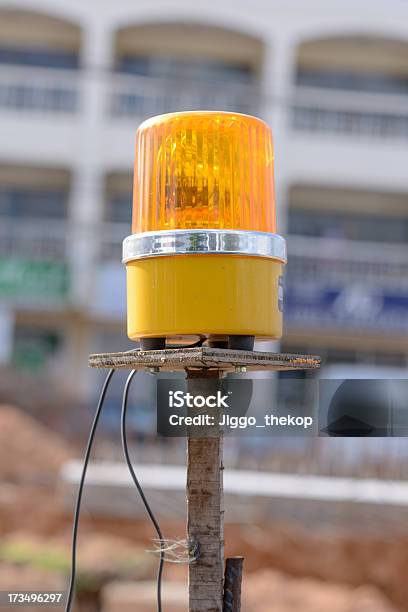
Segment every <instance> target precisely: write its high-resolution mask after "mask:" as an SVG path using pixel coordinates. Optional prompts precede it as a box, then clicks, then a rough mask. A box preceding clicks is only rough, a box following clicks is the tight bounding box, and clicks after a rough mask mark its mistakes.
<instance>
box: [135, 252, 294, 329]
mask: <svg viewBox="0 0 408 612" xmlns="http://www.w3.org/2000/svg"><path fill="white" fill-rule="evenodd" d="M126 270H127V306H128V336H129V338H131V339H132V340H137V339H139V338H149V337H150V338H152V337H166V338H171V337H177V336H178V337H179V336H191V335H198V334H203V335H206V336H209V335H218V336H225V335H241V334H242V335H253V336H257V337H264V338H280V337H281V335H282V303H281V275H282V263H281V262H279V261H277V260H274V259H267V258H262V257H251V256H242V255H220V254H216V255H210V254H205V255H201V254H200V255H197V254H194V255H176V256H165V257H154V258H151V259H139V260H135V261H131V262H129V263H127V264H126Z"/></svg>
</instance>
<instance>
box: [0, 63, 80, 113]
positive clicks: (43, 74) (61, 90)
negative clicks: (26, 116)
mask: <svg viewBox="0 0 408 612" xmlns="http://www.w3.org/2000/svg"><path fill="white" fill-rule="evenodd" d="M78 103H79V78H78V73H77V72H75V71H74V70H54V69H52V68H36V67H29V68H28V67H26V66H5V65H0V109H1V108H3V109H9V110H17V111H35V112H41V113H48V112H50V111H52V112H54V113H74V112H75V111H77V109H78Z"/></svg>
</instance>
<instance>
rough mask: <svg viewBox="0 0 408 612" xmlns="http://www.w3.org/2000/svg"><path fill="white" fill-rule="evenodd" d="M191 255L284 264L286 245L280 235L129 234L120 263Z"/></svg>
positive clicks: (210, 231)
mask: <svg viewBox="0 0 408 612" xmlns="http://www.w3.org/2000/svg"><path fill="white" fill-rule="evenodd" d="M193 253H195V254H205V253H220V254H222V253H224V254H230V255H251V256H253V257H268V258H270V259H277V260H278V261H281V262H282V263H286V242H285V239H284V238H282V236H279V234H268V233H266V232H250V231H235V230H215V229H197V230H168V231H161V232H160V231H158V232H144V233H141V234H131V235H130V236H128V237H127V238H125V240H124V241H123V263H127V262H129V261H134V260H136V259H145V258H147V257H158V256H161V255H187V254H193Z"/></svg>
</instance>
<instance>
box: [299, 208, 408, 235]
mask: <svg viewBox="0 0 408 612" xmlns="http://www.w3.org/2000/svg"><path fill="white" fill-rule="evenodd" d="M288 233H289V234H297V235H301V236H311V237H319V238H341V239H344V240H364V241H369V242H389V243H407V242H408V218H406V217H394V216H393V217H385V216H380V215H365V214H360V215H359V214H351V213H342V212H325V211H321V210H303V209H296V208H292V209H290V211H289V217H288Z"/></svg>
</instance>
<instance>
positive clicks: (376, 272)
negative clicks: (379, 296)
mask: <svg viewBox="0 0 408 612" xmlns="http://www.w3.org/2000/svg"><path fill="white" fill-rule="evenodd" d="M288 281H289V282H291V283H293V284H296V283H308V284H316V285H319V284H324V285H325V286H327V287H330V286H338V285H341V286H348V285H350V284H352V283H359V282H361V283H364V284H365V285H367V284H369V285H371V286H378V287H381V288H382V289H399V290H400V289H406V290H408V245H396V244H388V243H385V244H373V243H370V242H362V241H352V240H340V239H333V238H306V237H303V236H289V237H288Z"/></svg>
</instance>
